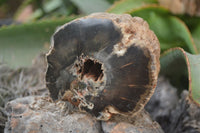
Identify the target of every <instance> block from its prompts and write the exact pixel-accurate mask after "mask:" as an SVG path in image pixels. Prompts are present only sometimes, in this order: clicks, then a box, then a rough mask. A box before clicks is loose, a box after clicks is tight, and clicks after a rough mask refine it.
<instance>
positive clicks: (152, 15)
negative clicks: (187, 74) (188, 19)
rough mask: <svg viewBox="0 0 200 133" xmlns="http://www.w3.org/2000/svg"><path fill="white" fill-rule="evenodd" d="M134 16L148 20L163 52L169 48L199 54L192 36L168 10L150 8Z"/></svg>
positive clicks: (135, 13) (137, 12) (145, 8)
mask: <svg viewBox="0 0 200 133" xmlns="http://www.w3.org/2000/svg"><path fill="white" fill-rule="evenodd" d="M130 14H131V15H132V16H139V17H142V18H143V19H144V20H146V21H147V22H148V24H149V26H150V29H152V30H153V31H154V32H155V34H156V35H157V37H158V39H159V41H160V44H161V51H162V52H163V51H165V50H167V49H169V48H174V47H181V48H183V49H184V50H186V51H188V52H190V53H193V54H195V53H198V52H197V48H196V46H195V43H194V41H193V39H192V35H191V33H190V31H189V29H188V28H187V26H186V25H185V23H184V22H183V21H182V20H180V19H179V18H177V17H175V16H172V15H171V14H170V13H169V12H168V11H167V10H166V9H164V8H162V7H159V6H148V7H144V8H140V9H138V10H134V11H132V12H130Z"/></svg>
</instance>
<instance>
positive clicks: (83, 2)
mask: <svg viewBox="0 0 200 133" xmlns="http://www.w3.org/2000/svg"><path fill="white" fill-rule="evenodd" d="M71 2H72V3H74V5H76V6H78V7H79V9H80V10H81V11H82V12H83V13H85V14H90V13H94V12H104V11H105V10H107V9H108V8H109V7H110V4H109V3H108V2H107V1H106V0H71Z"/></svg>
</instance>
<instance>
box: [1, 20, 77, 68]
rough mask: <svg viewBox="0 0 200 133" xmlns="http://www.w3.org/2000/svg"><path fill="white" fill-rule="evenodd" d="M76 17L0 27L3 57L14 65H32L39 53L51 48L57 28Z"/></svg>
mask: <svg viewBox="0 0 200 133" xmlns="http://www.w3.org/2000/svg"><path fill="white" fill-rule="evenodd" d="M74 18H75V17H68V18H65V19H59V20H43V21H38V22H33V23H28V24H23V25H11V26H8V27H2V28H0V42H1V43H0V47H1V49H0V57H1V59H2V60H3V61H5V62H7V63H8V64H10V65H11V66H12V67H22V66H30V65H31V62H32V59H33V58H34V57H35V56H36V55H37V54H39V53H40V52H44V51H47V50H48V49H49V45H50V39H51V36H52V34H53V33H54V32H55V29H56V28H57V27H58V26H59V25H63V24H64V23H67V22H69V21H71V20H73V19H74ZM45 48H46V49H45Z"/></svg>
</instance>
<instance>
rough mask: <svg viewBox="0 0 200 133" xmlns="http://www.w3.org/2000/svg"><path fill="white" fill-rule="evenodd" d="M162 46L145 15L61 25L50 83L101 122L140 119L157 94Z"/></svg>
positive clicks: (56, 94)
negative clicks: (125, 117)
mask: <svg viewBox="0 0 200 133" xmlns="http://www.w3.org/2000/svg"><path fill="white" fill-rule="evenodd" d="M159 56H160V46H159V41H158V39H157V37H156V36H155V34H154V33H153V32H152V31H151V30H150V29H149V27H148V24H147V23H146V22H145V21H144V20H143V19H141V18H139V17H131V16H130V15H127V14H124V15H115V14H108V13H96V14H92V15H89V16H86V17H83V18H79V19H76V20H74V21H72V22H70V23H67V24H65V25H63V26H61V27H60V28H59V29H58V30H57V31H56V32H55V34H54V35H53V38H52V45H51V49H50V51H49V53H48V54H47V61H48V69H47V73H46V85H47V87H48V89H49V91H50V95H51V97H52V99H53V100H67V101H69V102H70V103H72V104H73V105H75V106H77V107H78V108H79V109H80V110H84V111H86V112H89V113H90V114H92V115H94V116H96V117H97V118H98V119H101V120H108V119H110V118H111V116H112V114H122V115H135V114H136V113H137V112H139V111H140V110H141V109H142V108H143V107H144V105H145V104H146V103H147V102H148V100H149V99H150V97H151V96H152V94H153V92H154V89H155V87H156V83H157V77H158V73H159V69H160V63H159Z"/></svg>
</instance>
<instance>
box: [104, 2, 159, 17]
mask: <svg viewBox="0 0 200 133" xmlns="http://www.w3.org/2000/svg"><path fill="white" fill-rule="evenodd" d="M157 3H158V2H157V0H120V1H117V2H115V3H114V4H113V5H112V6H111V7H110V8H109V9H108V10H107V11H108V12H110V13H117V14H120V13H126V12H129V11H132V10H137V9H139V8H141V7H145V6H147V5H152V4H157Z"/></svg>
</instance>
